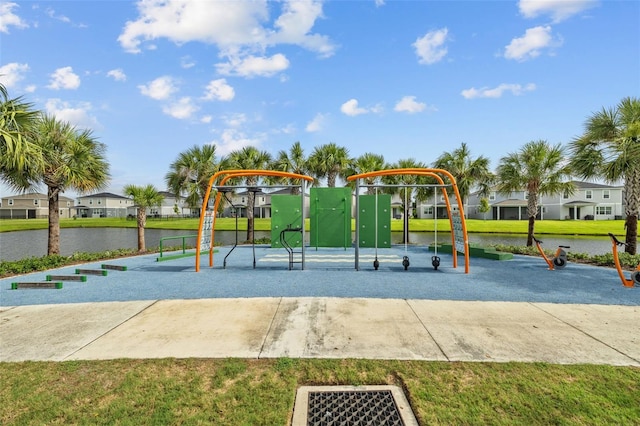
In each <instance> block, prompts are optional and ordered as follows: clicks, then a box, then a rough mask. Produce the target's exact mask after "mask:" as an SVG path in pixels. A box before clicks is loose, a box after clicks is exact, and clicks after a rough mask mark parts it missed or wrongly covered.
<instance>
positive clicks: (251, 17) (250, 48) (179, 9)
mask: <svg viewBox="0 0 640 426" xmlns="http://www.w3.org/2000/svg"><path fill="white" fill-rule="evenodd" d="M322 3H323V2H322V1H320V0H286V1H283V2H278V3H271V2H268V1H267V0H256V1H229V2H227V1H225V2H210V1H190V0H145V1H139V2H138V13H139V16H138V19H137V20H135V21H128V22H127V23H126V24H125V27H124V29H123V31H122V33H121V34H120V36H119V37H118V41H119V42H120V45H121V46H122V47H123V49H125V50H126V51H128V52H131V53H138V52H140V51H141V49H142V48H143V47H144V48H147V49H148V48H150V47H151V46H154V45H153V44H152V42H153V40H157V39H163V38H166V39H168V40H170V41H172V42H174V43H176V44H184V43H188V42H194V41H195V42H201V43H206V44H214V45H217V47H218V48H219V50H220V52H221V53H220V57H222V58H224V59H227V62H225V63H222V64H219V65H218V67H219V71H220V72H222V73H223V74H225V75H239V76H249V77H251V76H271V75H273V74H275V73H277V72H279V71H282V70H283V69H286V68H288V66H289V63H288V60H287V59H286V57H285V56H284V55H282V54H275V55H273V56H271V57H265V56H261V55H264V52H265V50H266V49H267V48H270V47H273V46H277V45H279V44H290V45H297V46H300V47H303V48H305V49H307V50H310V51H313V52H316V53H318V55H319V56H321V57H328V56H331V55H332V54H333V53H334V52H335V49H336V47H335V46H334V45H333V44H332V43H331V41H330V40H329V38H328V37H327V36H324V35H321V34H316V33H312V29H313V26H314V25H315V23H316V21H317V20H318V19H320V18H322ZM277 7H280V8H281V14H280V15H279V16H277V17H276V18H275V20H274V21H273V26H272V27H270V26H269V25H270V22H271V20H272V18H271V17H270V15H269V12H270V11H271V10H277Z"/></svg>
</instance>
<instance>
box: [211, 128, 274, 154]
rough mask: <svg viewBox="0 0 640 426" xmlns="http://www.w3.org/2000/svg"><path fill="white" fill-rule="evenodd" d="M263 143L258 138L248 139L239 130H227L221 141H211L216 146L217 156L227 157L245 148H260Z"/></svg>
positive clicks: (223, 133) (221, 136)
mask: <svg viewBox="0 0 640 426" xmlns="http://www.w3.org/2000/svg"><path fill="white" fill-rule="evenodd" d="M261 142H262V141H261V140H260V139H258V138H249V137H247V135H245V134H244V133H243V132H241V131H239V130H238V129H225V130H224V131H223V132H222V134H221V135H220V139H219V140H213V141H211V143H212V144H215V145H216V154H219V155H227V154H229V153H231V152H233V151H237V150H239V149H242V148H244V147H245V146H259V145H260V144H261Z"/></svg>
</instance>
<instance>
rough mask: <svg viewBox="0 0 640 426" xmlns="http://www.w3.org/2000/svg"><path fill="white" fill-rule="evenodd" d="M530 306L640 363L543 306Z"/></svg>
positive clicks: (638, 360)
mask: <svg viewBox="0 0 640 426" xmlns="http://www.w3.org/2000/svg"><path fill="white" fill-rule="evenodd" d="M529 304H530V305H532V306H533V307H535V308H537V309H539V310H540V311H542V312H544V313H545V314H547V315H549V316H550V317H552V318H554V319H556V320H557V321H560V322H561V323H563V324H566V325H568V326H569V327H571V328H573V329H574V330H576V331H578V332H579V333H582V334H583V335H585V336H587V337H588V338H590V339H593V340H594V341H596V342H598V343H600V344H601V345H603V346H606V347H607V348H609V349H612V350H613V351H615V352H617V353H619V354H620V355H622V356H624V357H627V358H629V359H630V360H632V361H634V362H636V363H640V359H636V358H634V357H633V356H631V355H629V354H626V353H624V352H622V351H621V350H620V349H618V348H615V347H613V346H612V345H610V344H608V343H606V342H604V341H602V340H601V339H598V338H597V337H595V336H593V335H591V334H589V333H587V332H586V331H584V330H582V329H580V328H579V327H578V326H576V325H573V324H571V323H569V322H567V321H565V320H563V319H562V318H559V317H558V316H557V315H554V314H552V313H551V312H548V311H546V310H545V309H543V308H542V307H541V306H538V304H537V303H535V302H529Z"/></svg>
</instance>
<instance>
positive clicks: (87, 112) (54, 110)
mask: <svg viewBox="0 0 640 426" xmlns="http://www.w3.org/2000/svg"><path fill="white" fill-rule="evenodd" d="M92 109H93V107H92V105H91V103H90V102H78V103H75V104H71V103H69V102H64V101H62V100H60V99H55V98H54V99H49V100H47V102H46V103H45V111H46V112H47V113H48V114H50V115H53V116H55V117H56V118H57V119H59V120H61V121H66V122H68V123H70V124H72V125H73V126H76V127H77V128H79V129H91V130H99V129H101V128H102V125H101V124H100V123H99V122H98V119H97V118H96V117H95V116H93V115H91V110H92Z"/></svg>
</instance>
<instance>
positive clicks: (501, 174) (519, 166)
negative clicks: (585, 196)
mask: <svg viewBox="0 0 640 426" xmlns="http://www.w3.org/2000/svg"><path fill="white" fill-rule="evenodd" d="M570 177H571V168H570V166H569V164H568V162H567V161H566V160H565V157H564V150H563V149H562V147H561V146H560V144H558V145H554V146H551V145H549V143H548V142H547V141H544V140H538V141H531V142H528V143H526V144H525V145H524V146H523V147H522V148H521V149H520V151H518V152H515V153H510V154H507V156H505V157H502V158H501V159H500V164H499V166H498V169H497V180H498V185H497V190H498V192H499V193H501V194H506V195H509V194H511V193H512V192H514V191H522V190H523V189H524V190H525V191H526V194H527V215H528V217H529V228H528V233H527V246H531V245H533V234H534V232H533V231H534V227H535V222H536V216H537V214H538V199H539V197H540V196H545V195H550V196H553V195H557V194H563V193H565V192H566V193H568V194H571V193H573V192H574V190H575V189H574V186H573V183H571V182H570V181H568V179H570Z"/></svg>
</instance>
